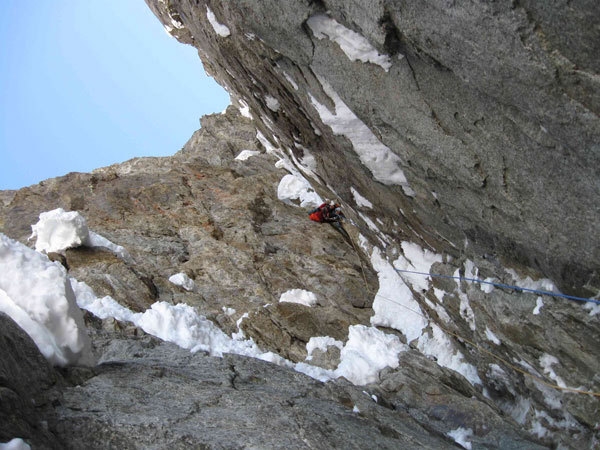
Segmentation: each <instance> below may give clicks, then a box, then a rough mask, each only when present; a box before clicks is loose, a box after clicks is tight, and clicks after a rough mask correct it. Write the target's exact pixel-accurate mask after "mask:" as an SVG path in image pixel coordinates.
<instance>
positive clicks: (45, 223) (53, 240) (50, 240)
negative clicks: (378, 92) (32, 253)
mask: <svg viewBox="0 0 600 450" xmlns="http://www.w3.org/2000/svg"><path fill="white" fill-rule="evenodd" d="M31 231H32V234H31V237H30V238H29V239H33V238H36V242H35V249H36V250H37V251H38V252H46V253H51V252H62V251H64V250H66V249H68V248H74V247H79V246H82V245H86V244H87V243H88V242H89V239H90V233H89V229H88V226H87V222H86V220H85V218H84V217H83V216H82V215H81V214H79V213H78V212H77V211H69V212H66V211H65V210H64V209H62V208H57V209H54V210H52V211H47V212H43V213H41V214H40V216H39V221H38V222H37V223H36V224H35V225H32V226H31Z"/></svg>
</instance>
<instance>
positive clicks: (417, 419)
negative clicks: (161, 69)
mask: <svg viewBox="0 0 600 450" xmlns="http://www.w3.org/2000/svg"><path fill="white" fill-rule="evenodd" d="M202 125H203V126H202V129H201V130H200V131H198V132H197V133H196V134H194V136H193V137H192V138H191V139H190V141H189V142H188V144H186V146H185V147H184V148H183V149H182V151H180V152H179V153H177V154H176V155H174V156H173V157H169V158H142V159H136V160H132V161H128V162H126V163H123V164H120V165H114V166H111V167H108V168H103V169H98V170H97V171H95V172H94V173H92V174H75V173H74V174H69V175H67V176H65V177H61V178H56V179H53V180H47V181H45V182H43V183H40V184H39V185H36V186H31V187H28V188H25V189H22V190H20V191H17V192H12V193H4V195H5V198H6V200H5V201H4V203H3V207H2V211H1V214H0V217H2V232H4V233H5V234H8V235H9V236H10V237H12V238H15V239H19V240H21V241H23V242H27V237H28V235H29V234H30V225H31V224H32V223H35V222H36V221H37V216H38V215H39V213H40V212H42V211H45V210H48V209H52V208H55V207H63V208H65V209H77V210H79V211H80V212H81V213H82V214H83V215H84V216H85V217H86V218H87V220H88V224H89V226H90V228H91V229H92V230H93V231H95V232H97V233H99V234H101V235H102V236H105V237H107V238H109V239H110V240H111V241H113V242H115V243H117V244H119V245H122V246H124V247H125V248H126V249H127V251H128V253H129V254H130V255H131V258H130V259H129V260H124V259H122V258H119V257H117V256H116V255H115V254H113V253H112V252H110V251H109V250H107V249H102V248H92V249H90V248H83V247H81V248H75V249H69V250H67V251H66V252H65V254H64V255H51V256H53V257H55V258H56V259H57V261H60V262H61V263H62V264H64V265H65V266H66V267H68V269H69V274H70V275H71V276H73V277H75V278H77V279H78V280H80V281H85V282H86V283H88V284H89V285H90V286H92V287H93V289H94V290H95V292H96V294H97V295H99V296H103V295H110V296H112V297H113V298H114V299H116V300H117V301H119V302H120V303H121V304H123V305H126V306H128V307H129V308H131V309H133V310H135V311H144V310H145V309H147V308H148V307H149V306H150V305H151V304H152V303H154V302H155V301H168V302H171V303H179V302H185V303H187V304H189V305H193V306H194V307H196V308H197V310H198V311H199V312H200V313H202V314H204V315H206V316H207V317H208V318H210V319H211V320H213V321H214V322H215V323H216V324H218V325H219V326H220V327H221V328H222V329H223V330H224V331H225V332H227V333H228V334H229V333H233V332H237V331H238V324H240V322H239V319H241V318H242V315H243V314H244V313H248V316H247V317H246V318H244V319H243V320H242V321H241V324H240V325H239V326H240V327H241V329H242V330H243V331H244V332H245V334H246V335H247V336H248V337H252V338H253V339H254V340H255V342H256V343H257V344H258V345H259V346H260V347H261V348H263V349H264V350H271V351H273V352H275V353H277V354H279V355H281V356H284V357H285V358H287V359H290V360H292V361H304V359H305V358H306V355H307V353H306V343H307V342H308V340H309V339H310V338H311V337H313V336H331V337H334V338H336V339H338V340H340V341H342V342H344V341H345V340H346V339H347V336H348V327H349V326H350V325H357V324H363V325H369V319H370V317H371V316H373V310H372V309H371V304H372V301H373V298H374V293H375V292H376V291H377V288H378V280H377V276H376V274H375V273H374V271H373V269H372V268H371V263H370V261H369V259H368V258H367V257H366V255H365V254H364V253H363V252H364V250H363V249H362V247H360V246H358V245H356V244H353V243H352V242H349V241H348V240H347V239H346V238H345V237H344V236H342V235H341V234H340V233H338V232H337V231H335V229H334V228H332V227H329V226H327V225H319V224H316V223H313V222H310V221H308V220H307V217H306V211H305V209H303V208H299V207H298V206H294V205H291V204H286V203H284V202H282V201H280V200H278V199H277V195H276V193H277V185H278V183H279V180H280V179H281V178H282V177H283V176H284V175H286V174H287V172H286V171H285V170H283V169H280V168H277V167H276V164H275V163H276V161H277V158H276V157H274V156H273V154H270V153H267V152H264V149H263V148H262V146H261V144H260V142H259V140H258V139H257V138H256V131H255V127H256V123H255V122H254V121H251V120H249V119H245V118H243V117H241V116H240V115H239V114H238V113H237V111H236V110H235V109H234V108H230V109H229V110H228V113H227V114H220V115H214V116H208V117H205V118H203V119H202ZM244 149H249V150H255V151H259V152H262V153H260V154H258V155H256V156H253V157H251V158H250V159H248V160H246V161H239V160H236V159H235V156H236V155H237V154H238V153H239V152H241V151H242V150H244ZM346 212H347V213H348V215H350V216H352V217H357V218H358V217H359V216H358V214H357V213H356V211H353V210H352V209H350V208H347V209H346ZM346 228H347V230H348V231H349V233H350V234H351V237H352V241H353V242H357V241H358V240H359V239H358V237H357V233H358V232H357V230H356V229H355V227H353V226H351V225H350V224H348V225H347V227H346ZM388 239H389V238H388ZM30 245H33V243H32V242H30ZM444 260H445V261H446V262H441V263H436V264H435V265H434V266H433V268H432V272H434V271H435V272H437V273H446V274H452V273H454V272H455V271H456V270H457V269H461V270H463V269H462V264H463V260H462V259H455V260H452V261H450V260H449V259H448V258H446V257H444ZM476 263H477V264H478V266H479V268H480V271H481V273H480V275H481V276H482V277H488V276H490V277H491V276H494V277H497V278H498V279H507V278H508V277H509V275H508V274H507V272H506V271H505V269H503V268H502V266H500V265H498V264H496V263H495V262H494V261H491V260H486V259H482V258H480V259H478V260H477V261H476ZM180 272H183V273H186V274H187V275H188V276H189V277H190V278H191V279H192V280H193V281H194V287H193V288H192V289H191V290H186V289H183V288H181V287H179V286H176V285H175V284H173V283H171V282H169V281H168V278H169V277H170V276H171V275H173V274H175V273H180ZM289 289H306V290H310V291H313V292H315V293H316V294H317V305H316V306H314V307H311V308H309V307H306V306H303V305H298V304H290V303H278V300H279V296H280V295H281V294H282V293H283V292H285V291H287V290H289ZM434 289H438V290H439V291H438V294H439V292H444V297H443V302H441V300H440V299H439V298H438V297H437V296H436V295H434V294H435V292H434ZM413 294H414V296H415V298H416V299H417V300H418V301H419V303H420V305H421V308H422V310H423V313H424V314H427V315H428V317H430V318H431V320H432V321H433V323H438V324H440V325H442V326H444V327H445V328H446V329H448V331H450V332H452V333H457V334H458V335H459V336H463V337H467V338H468V339H469V340H470V342H476V343H477V344H478V345H479V346H480V347H479V348H475V347H471V346H466V345H465V343H464V342H462V343H461V341H460V340H454V338H452V339H453V343H452V344H450V345H451V346H452V347H453V348H454V350H456V349H459V350H460V351H461V352H462V353H463V355H464V357H465V358H466V360H465V362H467V363H469V364H472V365H473V366H474V367H475V368H476V370H477V372H478V373H479V376H480V378H481V380H482V385H476V386H473V385H471V384H470V383H469V382H468V381H466V380H465V379H464V378H463V377H462V376H461V375H459V374H458V373H456V372H454V371H452V370H449V369H446V368H443V367H440V366H439V365H438V364H437V362H436V361H435V358H433V357H431V356H430V357H425V356H424V355H423V354H422V353H421V352H420V351H418V350H416V349H413V350H411V351H409V352H406V353H403V354H401V361H400V366H399V367H398V368H397V369H389V368H388V369H386V370H384V371H383V372H382V373H381V374H380V377H379V381H378V382H376V383H374V384H372V385H369V386H367V387H364V388H363V387H352V386H350V385H349V384H348V383H347V382H344V381H343V380H338V381H337V382H334V383H333V382H330V383H328V384H326V385H322V384H321V383H319V382H316V381H312V380H310V379H308V378H306V377H305V376H303V375H301V374H297V373H294V372H291V371H290V369H282V368H280V367H277V366H274V365H272V364H267V363H264V362H260V361H250V360H248V359H247V358H243V357H238V356H234V355H227V356H225V357H224V358H223V359H218V358H212V357H208V356H206V355H202V354H195V355H192V354H190V353H189V352H188V351H184V350H178V349H175V348H174V347H173V346H172V345H171V344H162V343H159V342H158V341H156V340H155V339H154V338H150V337H148V336H145V334H144V333H143V332H142V331H141V330H139V329H136V328H135V327H133V326H132V325H130V324H126V323H119V322H117V321H114V320H113V319H106V320H103V321H101V320H99V319H97V318H94V317H93V316H91V315H89V314H88V315H87V324H88V327H89V332H90V334H91V336H92V339H93V343H94V348H95V352H96V355H97V357H98V358H99V360H100V362H101V364H100V365H99V366H98V367H97V368H95V369H93V370H91V371H90V370H87V369H78V368H75V369H69V370H66V371H63V373H57V372H55V371H53V370H51V369H49V368H48V367H47V364H44V361H39V359H40V357H39V355H36V356H35V358H34V361H37V362H36V363H35V364H36V365H39V367H38V368H30V369H28V366H27V365H24V366H23V367H22V368H21V369H18V365H19V363H18V361H21V360H23V359H26V358H25V357H23V356H20V355H16V356H15V357H14V358H12V359H10V361H12V362H11V363H10V364H11V368H10V369H9V370H8V372H7V373H8V374H9V375H7V376H6V379H7V380H12V379H15V378H16V379H19V378H20V377H21V376H20V375H19V374H18V372H15V371H17V370H29V371H30V372H31V373H37V375H35V376H42V377H43V378H44V380H45V381H44V382H43V383H42V382H40V383H37V384H38V385H40V386H41V388H40V391H37V390H36V391H29V390H28V389H27V386H28V385H27V384H26V385H24V386H23V389H21V388H19V389H21V390H18V389H16V388H15V389H13V390H14V392H16V393H17V394H15V398H20V399H21V400H19V401H20V402H24V403H22V404H21V406H19V408H17V409H16V410H15V411H21V412H20V413H19V414H16V413H14V411H13V413H12V414H13V416H15V417H20V419H19V420H22V421H24V423H29V424H30V425H28V426H30V427H33V426H34V425H32V424H31V421H32V419H31V418H32V417H34V418H35V419H33V420H34V422H35V421H37V422H35V423H37V424H38V425H36V426H37V427H38V428H39V427H40V425H39V423H45V424H46V425H44V427H45V428H44V427H42V429H43V430H45V432H47V433H50V434H51V435H52V436H51V439H50V440H48V441H47V442H49V444H45V445H48V447H49V448H60V447H61V446H62V447H66V448H78V447H80V446H81V445H83V442H85V445H86V446H89V447H90V448H109V447H111V446H113V447H114V446H118V447H119V448H147V447H148V445H150V443H152V444H153V445H155V447H156V448H178V447H177V446H180V447H181V448H183V447H185V446H186V445H191V444H190V443H194V445H200V446H202V445H204V446H205V447H206V448H231V447H233V448H238V447H240V448H241V447H243V446H244V445H245V443H246V442H257V443H258V442H263V443H264V446H265V447H266V448H279V447H281V446H282V445H286V446H291V447H292V448H304V447H306V448H311V447H316V448H319V447H321V448H322V447H323V446H324V447H336V446H341V447H344V448H345V447H350V448H353V447H354V448H364V447H365V446H368V445H366V444H364V443H366V442H372V443H376V444H374V445H376V446H377V447H381V448H397V447H398V446H402V447H407V448H427V447H431V448H441V447H443V446H445V445H449V444H451V443H452V440H451V439H450V438H449V437H448V436H447V433H449V432H451V431H452V430H456V429H458V428H464V429H465V430H467V429H470V430H472V431H473V435H472V436H471V438H470V442H472V443H473V444H474V445H475V444H477V445H481V446H483V447H485V448H490V447H494V446H497V445H499V446H500V447H501V448H538V446H540V445H544V444H546V445H555V444H557V443H561V444H562V445H572V446H575V447H577V446H582V445H583V446H589V445H591V443H593V442H595V439H596V437H594V436H595V435H594V427H595V423H596V421H597V417H598V403H597V401H596V400H595V399H594V398H592V397H589V396H582V395H574V394H562V393H560V392H559V391H554V390H553V389H550V388H546V387H545V386H544V385H542V384H540V383H539V382H538V381H536V379H535V378H531V377H528V376H524V375H523V374H522V373H520V372H518V371H515V370H514V369H512V368H511V366H510V365H509V366H506V365H504V364H502V363H501V362H500V361H499V360H497V359H495V358H494V357H493V356H491V355H490V354H488V353H486V352H487V351H491V352H492V353H493V354H495V355H497V356H499V357H501V358H502V359H504V360H505V361H514V362H517V361H526V362H527V363H528V364H531V366H532V367H531V372H533V373H534V374H535V373H537V374H538V375H540V376H543V373H542V369H541V368H539V365H538V360H539V358H540V357H541V356H542V355H544V354H551V355H555V356H556V357H558V358H559V359H560V361H561V362H562V365H560V366H555V367H554V370H556V373H557V374H558V375H559V376H561V377H563V378H564V379H565V380H568V383H569V385H571V386H585V387H586V388H588V389H590V390H593V389H596V390H597V386H598V384H599V380H598V379H597V376H596V375H595V374H596V373H597V371H598V369H599V367H598V358H597V356H598V352H597V349H596V348H595V342H597V339H600V336H599V335H598V328H597V318H596V317H594V316H589V315H588V312H587V310H585V309H583V308H581V307H580V306H578V305H577V306H576V305H571V304H565V303H563V302H560V301H546V304H545V305H544V307H543V310H542V311H543V314H541V315H532V314H531V311H532V309H533V307H534V306H535V296H534V295H529V294H520V295H515V294H514V293H510V292H503V291H502V290H498V289H496V290H494V291H492V292H491V293H484V292H483V291H482V290H481V289H480V288H479V287H477V286H476V285H468V284H466V283H462V284H460V285H459V284H457V283H456V282H455V281H453V280H447V279H434V283H433V285H432V286H431V287H430V288H429V289H428V290H426V291H421V290H414V291H413ZM464 296H466V297H467V298H468V299H469V301H470V302H471V305H472V309H473V317H474V320H475V321H476V323H477V329H476V330H472V329H471V328H470V325H469V322H468V321H467V320H465V318H464V315H463V312H462V308H463V306H462V302H463V301H464ZM392 300H393V299H392ZM403 313H405V314H409V313H410V312H409V311H406V312H405V311H403ZM444 314H446V315H447V316H448V317H450V318H451V322H446V321H444V320H443V318H442V316H443V315H444ZM488 329H489V330H491V331H492V332H493V333H494V334H495V336H497V338H498V339H500V340H501V341H502V344H501V345H499V346H497V345H492V344H491V343H490V341H489V339H488V338H487V337H486V333H487V330H488ZM386 332H391V333H393V332H395V331H394V330H391V329H387V330H386ZM427 332H428V333H433V332H434V330H433V329H429V331H427ZM12 333H16V332H15V331H14V330H12V329H11V331H10V332H9V334H12ZM397 334H398V335H399V336H400V338H401V339H403V340H404V341H406V337H405V336H403V335H402V334H401V333H397ZM19 339H21V338H19ZM410 344H411V345H412V346H414V345H415V344H414V343H410ZM9 347H10V346H9ZM11 348H12V347H11ZM454 350H452V349H451V348H450V349H448V351H449V352H451V351H454ZM7 355H10V354H7ZM7 357H8V358H11V357H10V356H7ZM339 357H340V354H339V351H338V352H337V353H336V352H335V351H329V352H327V353H325V354H316V355H315V358H314V361H313V363H314V364H316V365H320V366H322V367H325V368H329V369H333V368H335V367H336V366H337V364H338V363H339ZM3 364H5V363H3ZM494 364H496V365H498V364H500V366H501V368H499V369H494V368H493V365H494ZM38 372H39V373H38ZM24 379H26V378H24ZM48 380H55V381H52V382H50V381H48ZM56 380H58V381H56ZM236 380H237V381H236ZM248 383H249V384H248ZM11 389H12V388H11ZM363 391H364V392H363ZM140 392H141V394H140ZM365 392H366V393H367V394H368V395H366V394H365ZM370 395H374V396H375V397H374V398H377V402H374V401H373V400H372V398H371V397H370ZM30 396H38V397H43V398H47V397H51V398H54V399H55V400H54V401H53V402H48V401H45V403H44V405H45V408H43V411H42V412H41V413H40V414H38V415H32V414H31V412H30V411H29V410H28V409H27V408H30V407H27V400H26V399H27V398H29V397H30ZM134 399H135V402H134V403H132V402H133V401H134ZM259 399H262V402H263V403H264V404H263V403H260V402H259ZM165 402H167V403H165ZM265 402H266V403H265ZM557 404H559V405H561V406H560V408H559V409H556V405H557ZM161 405H163V406H161ZM164 405H167V406H164ZM261 405H262V406H261ZM354 405H356V406H357V408H358V410H359V411H360V413H356V412H352V410H353V408H354ZM275 411H276V413H275ZM515 411H517V413H516V412H515ZM15 414H16V415H15ZM540 414H543V416H540ZM540 417H541V418H540ZM242 418H243V420H242ZM11 420H12V421H11V422H6V423H10V424H11V425H10V426H8V427H7V429H6V433H5V438H6V439H8V438H9V435H11V434H13V435H16V433H21V435H22V436H24V437H25V438H27V439H28V440H29V441H30V442H38V443H39V442H45V440H44V439H43V436H41V437H40V435H38V434H36V433H39V430H38V431H35V432H34V431H31V430H30V429H28V428H27V425H25V424H24V425H17V421H15V420H16V419H11ZM357 420H358V422H357ZM28 421H29V422H28ZM240 421H241V423H242V425H240ZM265 423H268V424H269V426H265V425H264V424H265ZM537 423H539V424H540V425H542V426H543V427H544V428H545V429H546V430H548V432H547V433H548V434H547V435H546V436H545V438H544V439H541V440H540V439H539V437H538V436H537V435H536V434H535V433H534V434H532V433H530V431H531V430H533V429H534V427H535V424H537ZM240 427H241V428H240ZM149 429H152V430H154V431H152V432H151V433H149V431H148V430H149ZM315 430H316V431H315ZM288 436H292V437H291V438H289V439H290V440H289V441H287V440H285V439H288ZM53 442H59V443H60V444H56V445H55V444H53ZM320 443H321V444H322V443H324V444H323V445H322V446H320V445H319V444H320ZM498 443H500V444H498ZM363 444H364V445H363ZM257 445H258V444H257Z"/></svg>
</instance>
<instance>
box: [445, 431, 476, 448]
mask: <svg viewBox="0 0 600 450" xmlns="http://www.w3.org/2000/svg"><path fill="white" fill-rule="evenodd" d="M446 434H447V435H448V436H450V437H451V438H452V439H454V442H456V443H457V444H458V445H460V446H461V447H463V448H466V449H467V450H471V442H470V441H469V439H471V438H472V437H473V430H471V429H470V428H463V427H458V428H456V429H455V430H452V431H449V432H448V433H446Z"/></svg>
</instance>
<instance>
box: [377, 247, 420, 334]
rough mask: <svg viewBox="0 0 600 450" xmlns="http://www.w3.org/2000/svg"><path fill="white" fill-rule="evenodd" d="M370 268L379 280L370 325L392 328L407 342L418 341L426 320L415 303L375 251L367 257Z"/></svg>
mask: <svg viewBox="0 0 600 450" xmlns="http://www.w3.org/2000/svg"><path fill="white" fill-rule="evenodd" d="M371 264H372V265H373V269H375V270H376V271H377V276H378V278H379V290H378V291H377V294H375V300H374V301H373V311H374V313H375V314H374V315H373V316H372V317H371V325H374V326H382V327H390V328H394V329H396V330H398V331H400V332H402V333H403V334H404V335H405V336H406V339H407V341H408V342H411V341H412V340H413V339H416V338H418V337H419V336H421V333H422V330H423V328H425V327H426V326H427V319H426V318H425V317H424V315H423V312H422V311H421V307H420V306H419V303H417V301H416V300H415V299H414V298H413V296H412V292H411V291H410V289H409V288H408V286H407V285H406V284H405V283H404V281H403V280H402V278H400V276H399V275H398V273H397V272H396V271H395V270H394V267H393V266H392V265H391V264H390V263H389V262H387V261H386V260H385V259H384V258H383V257H382V256H381V251H380V250H379V249H378V248H377V247H375V248H374V249H373V253H372V254H371Z"/></svg>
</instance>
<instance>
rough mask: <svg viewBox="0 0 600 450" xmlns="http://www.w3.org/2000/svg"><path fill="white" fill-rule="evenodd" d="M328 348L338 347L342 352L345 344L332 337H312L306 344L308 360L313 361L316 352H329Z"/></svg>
mask: <svg viewBox="0 0 600 450" xmlns="http://www.w3.org/2000/svg"><path fill="white" fill-rule="evenodd" d="M328 347H337V348H339V349H340V350H341V349H342V348H343V347H344V343H343V342H342V341H338V340H336V339H334V338H332V337H331V336H316V337H311V338H310V339H309V341H308V342H307V343H306V353H307V354H308V356H307V357H306V360H307V361H310V360H311V359H312V354H313V352H314V351H315V350H320V351H322V352H323V353H325V352H327V348H328Z"/></svg>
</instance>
